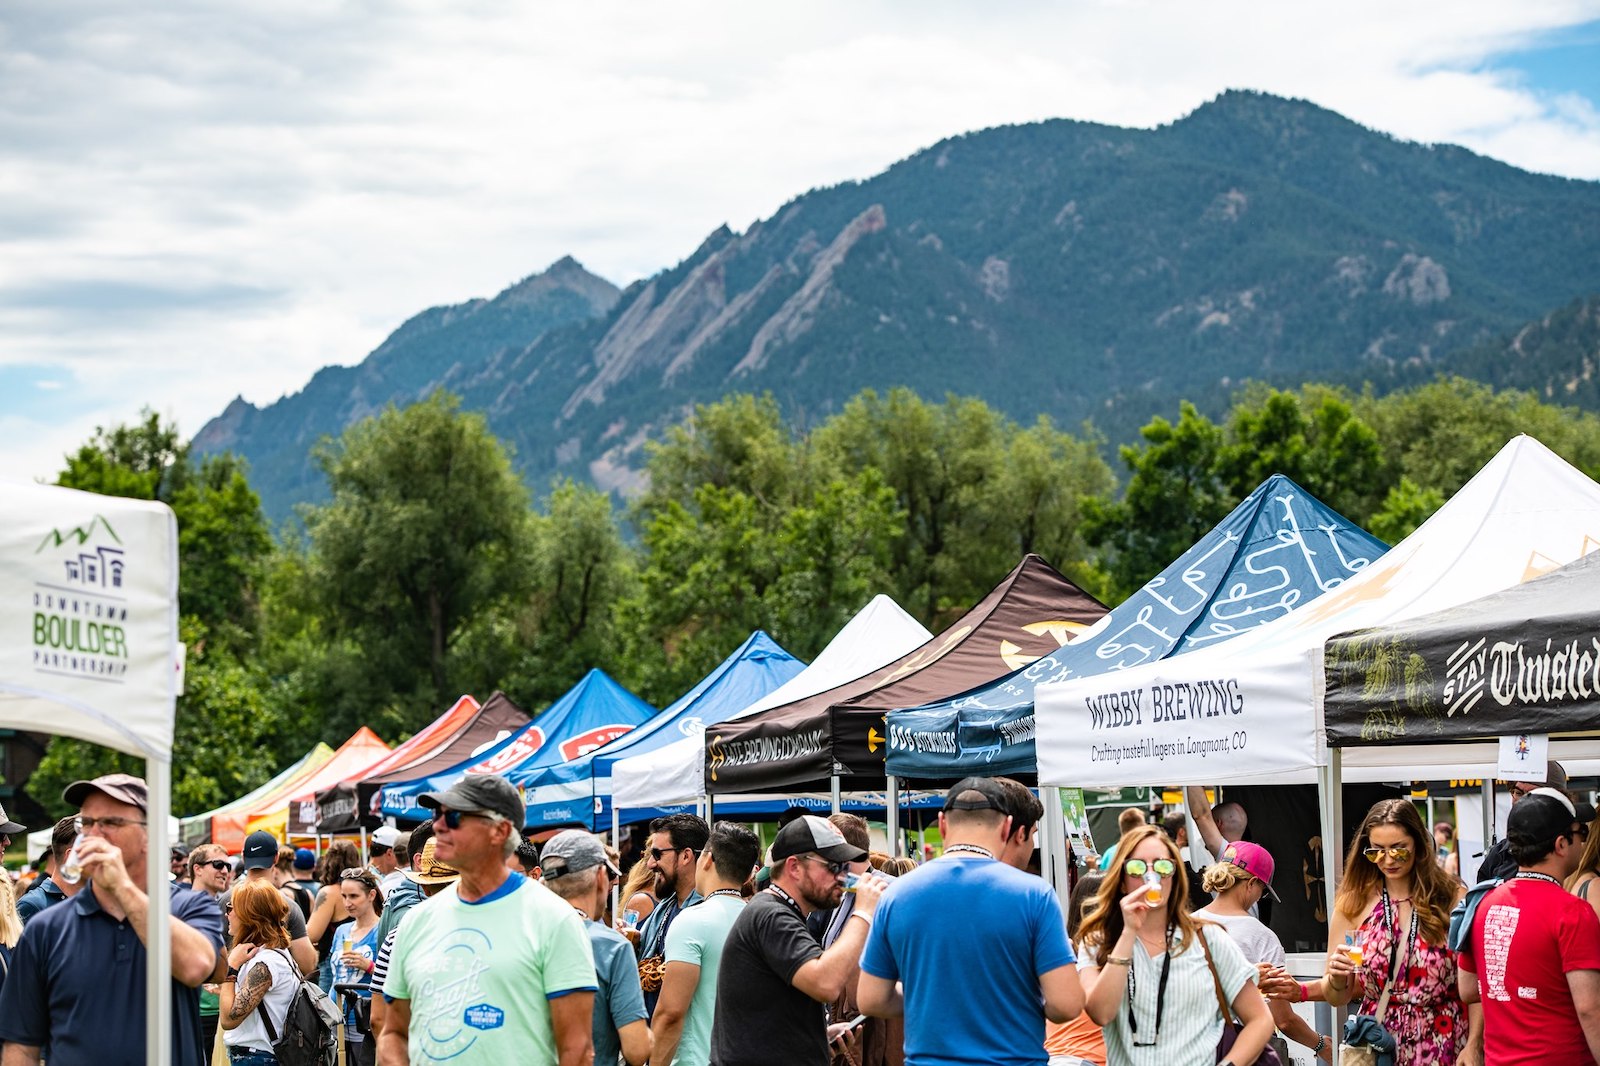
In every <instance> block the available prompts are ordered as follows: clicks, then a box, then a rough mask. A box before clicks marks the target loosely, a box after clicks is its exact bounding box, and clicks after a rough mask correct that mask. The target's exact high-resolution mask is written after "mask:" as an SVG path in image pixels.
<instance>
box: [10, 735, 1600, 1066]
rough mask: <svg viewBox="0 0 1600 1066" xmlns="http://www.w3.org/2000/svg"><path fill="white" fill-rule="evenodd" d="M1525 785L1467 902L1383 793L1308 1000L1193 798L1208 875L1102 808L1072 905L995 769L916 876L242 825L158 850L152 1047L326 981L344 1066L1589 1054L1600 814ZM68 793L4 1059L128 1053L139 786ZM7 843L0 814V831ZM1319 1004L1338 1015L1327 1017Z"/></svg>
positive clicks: (1598, 1031)
mask: <svg viewBox="0 0 1600 1066" xmlns="http://www.w3.org/2000/svg"><path fill="white" fill-rule="evenodd" d="M1511 797H1512V807H1511V813H1510V816H1509V819H1508V822H1507V831H1506V835H1505V838H1504V839H1503V840H1502V841H1499V842H1497V843H1496V844H1495V845H1494V846H1493V847H1492V848H1491V849H1490V850H1489V852H1488V853H1487V854H1486V855H1485V856H1483V864H1482V866H1483V872H1484V876H1485V877H1486V878H1487V879H1488V881H1487V882H1485V883H1480V884H1479V885H1478V886H1477V887H1475V888H1473V889H1472V890H1471V892H1470V893H1469V891H1468V886H1466V885H1465V884H1463V883H1462V881H1461V879H1460V877H1459V868H1460V867H1459V863H1460V859H1461V857H1460V856H1459V854H1457V852H1456V849H1455V848H1454V847H1452V845H1453V844H1454V838H1453V834H1451V833H1449V832H1447V830H1448V829H1449V826H1448V824H1447V823H1445V824H1443V825H1442V826H1440V825H1436V826H1433V827H1432V828H1429V827H1428V826H1427V825H1425V823H1424V822H1423V820H1422V818H1421V817H1420V815H1419V813H1418V809H1417V806H1416V805H1415V804H1414V803H1413V802H1411V801H1410V800H1407V799H1391V800H1384V801H1381V802H1379V803H1377V804H1376V805H1375V806H1373V807H1372V808H1371V810H1369V811H1368V812H1367V814H1366V817H1365V818H1364V819H1362V821H1361V822H1360V824H1359V825H1358V827H1357V828H1356V830H1355V832H1354V833H1353V834H1352V838H1351V842H1350V845H1349V851H1348V854H1347V855H1346V858H1345V866H1344V876H1343V879H1342V880H1341V881H1340V883H1339V888H1338V892H1337V896H1336V898H1335V904H1334V910H1333V913H1332V914H1331V916H1330V921H1329V931H1328V943H1329V950H1328V953H1327V957H1326V963H1325V966H1324V968H1323V973H1322V974H1321V976H1320V977H1319V978H1317V979H1315V980H1303V979H1301V978H1299V977H1296V976H1294V975H1293V974H1291V973H1290V972H1289V971H1288V969H1287V966H1286V964H1287V957H1286V955H1285V952H1284V948H1283V945H1282V943H1281V942H1280V941H1279V940H1278V938H1277V936H1276V935H1275V934H1274V933H1273V931H1272V929H1271V926H1270V924H1269V922H1268V921H1267V920H1266V913H1265V911H1266V909H1267V907H1268V906H1269V904H1270V901H1272V900H1274V899H1276V897H1277V893H1276V892H1275V891H1274V889H1273V880H1274V875H1275V871H1276V864H1275V862H1274V859H1273V856H1272V855H1271V854H1270V853H1269V852H1268V851H1267V849H1266V848H1264V847H1262V846H1260V845H1259V844H1256V843H1253V842H1251V841H1249V840H1248V839H1245V835H1246V834H1247V832H1248V819H1247V817H1246V815H1245V813H1244V811H1243V810H1242V809H1239V808H1238V807H1237V805H1234V804H1220V805H1218V806H1217V807H1216V808H1215V809H1213V808H1212V807H1211V806H1210V805H1209V803H1207V802H1206V800H1205V796H1204V794H1203V792H1201V793H1199V794H1196V793H1195V791H1191V793H1190V795H1189V797H1188V799H1189V803H1188V807H1189V812H1190V816H1191V817H1192V818H1193V823H1194V826H1195V828H1196V829H1197V830H1198V833H1199V835H1200V836H1201V837H1202V838H1203V840H1204V843H1205V844H1206V846H1207V848H1208V850H1209V851H1210V852H1211V854H1213V855H1216V856H1218V861H1216V862H1215V863H1212V864H1210V865H1208V866H1206V867H1205V868H1203V869H1194V868H1192V867H1190V866H1189V865H1188V863H1187V861H1186V859H1185V851H1184V849H1185V847H1186V845H1187V843H1188V841H1187V824H1188V823H1187V821H1186V820H1184V819H1181V818H1180V819H1177V820H1167V821H1164V822H1158V821H1152V820H1151V819H1150V818H1149V817H1148V816H1147V813H1146V812H1143V811H1138V810H1134V811H1132V812H1124V820H1123V821H1122V822H1121V823H1119V828H1120V829H1121V833H1120V836H1119V838H1118V839H1117V840H1116V842H1115V845H1114V847H1111V848H1108V849H1107V850H1106V855H1105V857H1104V858H1102V859H1101V860H1100V861H1099V862H1096V863H1090V864H1088V865H1087V866H1086V867H1085V868H1084V869H1083V870H1082V871H1081V874H1080V876H1078V878H1077V881H1076V884H1075V885H1074V886H1073V888H1072V890H1071V894H1070V896H1069V898H1068V902H1067V905H1066V907H1065V908H1063V907H1062V906H1061V904H1060V902H1059V900H1058V896H1057V894H1056V892H1055V890H1054V889H1053V888H1052V887H1051V886H1050V885H1049V884H1048V883H1047V882H1046V881H1045V880H1043V879H1042V878H1041V877H1039V876H1038V875H1037V867H1036V865H1032V864H1036V862H1037V859H1036V843H1037V833H1038V827H1039V824H1040V822H1041V820H1042V815H1043V807H1042V805H1041V804H1040V801H1039V799H1038V797H1037V796H1036V795H1035V794H1034V792H1033V791H1032V790H1030V789H1028V788H1026V787H1024V786H1023V785H1021V784H1019V783H1017V782H1015V781H1011V780H1009V779H1005V778H981V777H973V778H967V779H965V780H963V781H961V782H958V783H957V784H956V785H954V786H952V787H951V788H950V789H949V791H948V792H947V794H946V796H945V798H944V802H943V809H942V810H941V811H940V813H939V815H938V824H939V830H940V834H941V838H942V841H943V850H942V854H941V855H940V856H939V857H937V858H932V859H928V860H927V861H924V862H922V863H920V864H917V863H913V862H911V861H910V860H904V859H896V858H891V857H890V856H888V855H886V854H882V853H880V852H874V851H873V850H872V847H871V844H872V841H871V834H870V831H869V827H868V825H867V823H866V822H865V821H863V820H862V819H860V818H859V817H856V816H855V815H850V814H834V815H832V816H830V817H828V818H822V817H818V816H816V815H813V814H809V813H806V812H805V811H804V810H803V809H799V808H796V809H792V810H791V811H790V812H789V813H788V814H786V815H785V816H784V817H783V819H782V820H781V822H780V825H779V828H778V829H777V832H776V835H775V836H774V838H773V840H772V843H771V845H770V847H768V848H766V849H763V847H762V844H761V841H760V839H759V838H758V837H757V836H756V834H755V833H754V832H752V830H751V829H750V828H749V827H747V826H745V825H742V824H738V823H735V822H729V821H721V822H717V823H716V824H715V825H708V824H707V823H706V822H705V821H704V820H702V819H700V818H699V817H697V816H695V815H692V814H675V815H670V816H667V817H663V818H658V819H656V820H655V821H653V822H651V823H650V825H649V832H648V836H647V837H646V838H645V839H644V840H643V841H642V843H641V845H640V853H639V855H638V857H637V860H636V861H631V862H630V861H627V860H625V859H624V857H623V856H622V855H619V854H618V852H617V851H616V850H615V849H614V848H613V847H612V846H611V845H610V844H608V843H607V842H605V841H604V840H603V839H602V838H600V837H597V836H595V835H593V834H590V833H588V832H586V831H582V830H576V829H569V830H563V831H560V832H556V833H554V834H553V835H550V836H548V837H547V838H546V839H544V840H543V842H542V844H535V843H534V842H533V841H532V840H530V839H527V838H526V837H525V836H524V832H525V829H526V827H525V825H524V819H525V808H524V806H523V802H522V799H521V796H520V794H519V793H518V791H517V789H516V788H515V787H514V786H512V785H511V784H510V783H508V782H507V781H505V780H504V779H502V778H499V777H495V776H492V775H468V776H467V777H465V778H463V779H462V780H461V781H459V782H458V783H456V784H455V785H453V786H451V787H450V788H449V789H447V790H444V791H440V792H434V793H428V794H426V795H424V796H422V797H421V798H420V803H421V805H422V806H423V807H424V808H426V809H427V810H428V811H430V813H431V814H432V818H431V820H429V821H426V822H423V823H422V824H420V825H418V826H417V827H416V828H414V829H413V830H411V831H410V832H409V833H402V832H401V831H400V830H398V829H394V828H393V827H385V828H384V829H382V830H380V831H379V832H378V833H375V834H374V835H373V837H372V838H371V842H370V846H369V848H368V853H367V855H366V857H365V858H363V857H362V855H361V854H360V852H359V850H358V849H357V848H356V847H355V846H354V845H352V844H350V843H349V842H344V841H338V842H334V843H332V844H330V845H329V846H328V847H327V848H326V849H325V850H324V851H323V852H322V854H320V855H318V854H316V853H314V852H313V851H311V850H310V849H306V848H298V849H296V848H292V847H288V846H285V845H284V844H282V843H280V842H279V841H278V840H277V839H276V838H275V837H273V836H272V835H271V834H270V833H264V832H256V833H252V834H250V836H249V837H248V838H247V839H246V840H245V842H244V846H243V849H242V852H241V853H240V855H239V856H238V857H237V858H235V857H234V856H230V855H229V854H228V853H227V852H226V851H225V850H224V849H223V848H222V847H220V846H218V845H215V844H203V845H200V846H197V847H195V848H193V849H192V850H190V849H186V848H183V847H181V846H177V847H174V849H173V852H172V855H171V857H170V858H171V874H172V881H171V885H170V893H171V895H170V908H171V916H170V918H169V919H168V925H167V929H166V930H165V932H164V934H163V935H164V936H165V937H166V939H167V941H168V943H169V946H170V950H171V959H172V981H173V995H172V1061H173V1063H174V1064H175V1066H207V1064H209V1063H210V1062H211V1061H212V1060H213V1058H214V1057H215V1056H216V1055H217V1054H218V1053H219V1043H220V1047H221V1049H223V1050H225V1053H226V1056H227V1059H228V1061H229V1062H230V1063H231V1064H233V1066H275V1064H277V1063H278V1062H279V1057H278V1049H279V1047H280V1042H281V1041H282V1039H283V1037H284V1034H285V1033H286V1031H287V1030H288V1029H289V1028H290V1026H291V1023H292V1021H293V1019H291V1008H292V1005H293V1004H294V1002H295V1001H296V997H297V994H298V993H302V992H303V990H304V985H303V983H304V982H313V983H314V984H315V985H316V986H319V987H320V988H321V989H322V990H323V992H325V993H328V994H329V995H331V997H332V1002H334V1003H337V1005H338V1010H337V1014H336V1016H337V1018H338V1030H339V1033H338V1035H339V1043H340V1044H341V1045H342V1048H343V1055H344V1057H345V1061H346V1064H347V1066H372V1064H374V1063H379V1064H382V1066H403V1064H406V1063H419V1064H420V1063H436V1064H444V1063H452V1064H453V1063H460V1064H464V1066H471V1064H477V1063H486V1064H494V1066H505V1064H510V1063H523V1062H530V1063H552V1064H561V1066H571V1064H586V1063H591V1062H594V1063H601V1064H603V1066H616V1064H622V1063H626V1064H627V1066H642V1064H644V1063H654V1064H658V1066H673V1064H678V1066H758V1064H759V1066H768V1064H774V1063H776V1064H787V1063H794V1064H797V1066H798V1064H804V1066H901V1064H906V1063H909V1064H911V1066H933V1064H940V1066H942V1064H969V1063H970V1064H986V1066H988V1064H999V1066H1006V1064H1012V1063H1015V1064H1030V1066H1046V1064H1048V1066H1189V1064H1195V1066H1199V1064H1205V1066H1212V1064H1218V1066H1222V1064H1227V1066H1247V1064H1250V1063H1255V1062H1264V1063H1273V1062H1278V1063H1285V1064H1286V1063H1287V1061H1288V1057H1289V1051H1290V1045H1291V1044H1293V1045H1298V1046H1300V1047H1302V1048H1304V1049H1306V1051H1307V1052H1308V1053H1309V1054H1311V1055H1314V1056H1315V1057H1317V1058H1319V1059H1322V1060H1323V1061H1329V1060H1330V1059H1331V1057H1332V1052H1333V1045H1334V1043H1335V1039H1338V1040H1341V1041H1344V1042H1345V1043H1349V1044H1352V1045H1356V1046H1360V1047H1362V1048H1364V1049H1366V1052H1367V1053H1370V1055H1371V1060H1370V1061H1375V1062H1378V1063H1381V1064H1385V1066H1475V1064H1479V1063H1483V1064H1487V1066H1511V1064H1521V1063H1534V1062H1539V1063H1551V1062H1554V1063H1563V1064H1565V1063H1575V1064H1583V1063H1590V1064H1594V1063H1596V1062H1597V1061H1600V888H1597V887H1596V885H1595V882H1596V881H1597V880H1600V832H1595V831H1594V830H1595V829H1596V828H1597V824H1596V822H1595V811H1594V808H1593V807H1591V806H1590V805H1589V804H1587V803H1586V802H1584V801H1583V800H1582V799H1581V798H1580V797H1578V796H1575V795H1574V794H1573V793H1572V792H1570V791H1569V790H1568V789H1567V781H1566V776H1565V773H1564V772H1563V771H1562V770H1561V768H1560V766H1559V765H1558V764H1554V763H1552V764H1550V766H1549V767H1548V770H1547V775H1546V779H1545V780H1544V781H1519V782H1512V783H1511ZM64 800H65V801H66V802H67V803H68V804H69V805H71V806H73V807H74V808H76V809H77V812H78V813H77V814H76V815H75V816H73V817H70V818H66V819H63V820H62V821H60V822H59V823H57V824H56V825H55V827H54V828H53V830H52V835H51V843H50V848H49V852H48V854H47V857H46V861H45V864H44V865H45V869H46V871H47V872H46V874H45V875H44V876H42V877H41V878H39V879H38V880H37V881H36V882H35V883H34V884H33V885H31V886H30V887H29V889H28V891H26V892H25V893H21V894H20V896H19V894H16V893H14V892H13V891H12V884H11V882H10V880H9V879H8V878H0V1042H3V1045H4V1046H3V1051H0V1066H29V1064H32V1063H37V1062H41V1061H49V1062H50V1063H52V1064H59V1066H77V1064H79V1063H85V1064H87V1063H93V1064H94V1066H121V1064H124V1063H128V1064H131V1063H136V1062H141V1061H143V1058H144V1049H145V1036H144V1033H145V1009H146V1008H145V948H146V945H147V944H148V943H149V941H150V937H151V935H152V930H151V928H150V923H149V909H148V903H149V901H148V898H147V897H146V895H145V884H146V879H145V872H146V870H147V866H148V863H149V862H150V861H151V857H150V856H149V855H148V853H147V848H148V831H147V829H148V826H147V815H148V804H147V795H146V789H145V784H144V782H143V781H142V780H140V779H138V778H136V777H131V776H129V775H125V774H112V775H107V776H104V777H100V778H96V779H94V780H92V781H79V782H75V783H74V784H73V785H71V786H70V787H69V788H68V789H67V790H66V792H65V794H64ZM22 831H23V827H22V826H21V825H19V824H17V823H15V822H11V821H9V820H8V819H6V818H5V815H4V812H3V811H0V842H4V843H6V844H9V837H10V836H11V835H13V834H17V833H21V832H22ZM1030 866H1031V867H1032V868H1031V869H1030ZM625 869H627V870H628V872H627V874H626V875H625V874H624V870H625ZM1463 900H1465V904H1466V905H1465V907H1464V908H1458V907H1457V905H1458V903H1462V902H1463ZM1453 910H1457V911H1458V912H1459V913H1458V914H1457V916H1456V918H1455V921H1456V923H1457V924H1458V925H1459V926H1460V927H1461V929H1462V931H1461V932H1460V933H1459V934H1457V935H1456V936H1452V933H1451V924H1452V911H1453ZM1305 1001H1323V1002H1326V1003H1328V1004H1330V1005H1332V1006H1334V1007H1339V1006H1348V1007H1349V1009H1350V1014H1351V1020H1350V1023H1349V1024H1348V1025H1347V1026H1346V1027H1345V1028H1344V1029H1343V1030H1342V1031H1341V1032H1339V1033H1337V1034H1335V1033H1328V1032H1318V1031H1317V1030H1316V1029H1314V1028H1313V1027H1312V1026H1311V1025H1310V1024H1309V1023H1308V1022H1307V1021H1306V1019H1305V1018H1304V1017H1303V1016H1302V1015H1301V1014H1300V1013H1298V1012H1297V1011H1296V1010H1295V1009H1294V1006H1295V1004H1296V1003H1302V1002H1305Z"/></svg>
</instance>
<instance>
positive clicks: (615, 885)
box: [611, 803, 628, 926]
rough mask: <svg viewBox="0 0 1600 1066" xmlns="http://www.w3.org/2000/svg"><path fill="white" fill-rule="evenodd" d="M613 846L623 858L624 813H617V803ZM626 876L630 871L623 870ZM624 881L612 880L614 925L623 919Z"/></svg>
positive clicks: (612, 919)
mask: <svg viewBox="0 0 1600 1066" xmlns="http://www.w3.org/2000/svg"><path fill="white" fill-rule="evenodd" d="M611 846H612V847H614V848H616V849H617V859H618V860H619V861H620V860H621V858H622V815H620V814H618V813H617V805H616V804H614V803H613V804H612V805H611ZM622 874H623V876H624V877H626V876H627V874H628V871H626V870H624V871H622ZM621 906H622V882H621V881H613V882H611V924H612V925H613V926H614V925H616V923H618V922H620V921H621V920H622V911H621V910H620V909H619V908H621Z"/></svg>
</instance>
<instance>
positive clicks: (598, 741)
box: [560, 725, 633, 760]
mask: <svg viewBox="0 0 1600 1066" xmlns="http://www.w3.org/2000/svg"><path fill="white" fill-rule="evenodd" d="M632 729H633V726H631V725H603V726H601V727H599V728H598V729H591V730H589V731H588V732H587V733H580V734H579V735H578V736H575V737H573V738H572V739H571V740H565V741H562V743H561V748H560V751H561V757H562V758H564V759H568V760H571V759H576V758H578V757H579V756H581V755H587V754H589V753H590V752H591V751H595V750H596V749H598V748H603V747H605V746H606V745H607V744H609V743H611V742H612V741H613V740H616V739H617V738H618V737H620V736H622V734H624V733H627V732H631V731H632Z"/></svg>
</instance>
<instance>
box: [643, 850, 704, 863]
mask: <svg viewBox="0 0 1600 1066" xmlns="http://www.w3.org/2000/svg"><path fill="white" fill-rule="evenodd" d="M693 850H694V849H693V848H651V849H650V857H651V858H652V859H654V860H655V861H656V862H660V861H661V856H663V855H676V854H677V853H678V852H680V851H693Z"/></svg>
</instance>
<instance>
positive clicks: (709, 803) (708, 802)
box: [706, 792, 714, 825]
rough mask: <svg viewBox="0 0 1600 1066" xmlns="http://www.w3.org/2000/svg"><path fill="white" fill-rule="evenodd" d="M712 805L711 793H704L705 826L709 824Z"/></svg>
mask: <svg viewBox="0 0 1600 1066" xmlns="http://www.w3.org/2000/svg"><path fill="white" fill-rule="evenodd" d="M713 805H714V804H713V801H712V799H711V793H709V792H707V793H706V824H707V825H710V824H711V810H712V807H713Z"/></svg>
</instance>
